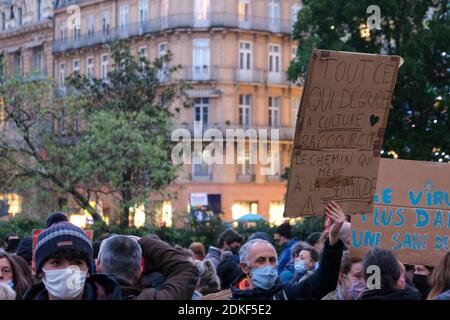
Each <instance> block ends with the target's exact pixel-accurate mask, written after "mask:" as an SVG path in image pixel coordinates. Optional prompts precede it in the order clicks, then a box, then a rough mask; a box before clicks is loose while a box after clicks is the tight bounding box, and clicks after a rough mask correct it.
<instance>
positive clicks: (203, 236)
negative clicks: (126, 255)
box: [0, 216, 324, 248]
mask: <svg viewBox="0 0 450 320" xmlns="http://www.w3.org/2000/svg"><path fill="white" fill-rule="evenodd" d="M323 223H324V221H323V218H321V217H307V218H304V219H302V221H300V222H298V223H296V224H294V225H293V226H292V235H293V237H294V238H297V239H301V240H305V239H306V238H307V236H308V235H309V234H310V233H312V232H315V231H322V230H323ZM44 227H45V219H34V218H29V217H18V218H15V219H10V220H6V221H1V222H0V239H5V238H6V237H7V236H8V235H9V234H11V233H14V234H17V235H18V236H19V237H21V238H23V237H26V236H30V235H31V234H32V231H33V229H41V228H44ZM226 228H227V227H226V226H225V225H224V224H223V223H222V222H221V221H220V218H219V217H218V216H212V217H211V219H210V221H208V222H204V223H201V224H197V225H195V224H193V223H191V224H189V225H188V226H186V227H184V228H180V229H177V228H166V227H155V226H153V225H145V226H144V227H142V228H135V227H122V226H120V225H113V226H108V225H106V224H104V223H101V222H96V223H94V225H93V226H92V227H89V228H88V229H92V230H94V240H95V241H98V240H101V239H103V238H105V237H107V236H109V235H110V234H127V235H136V236H139V237H144V236H147V235H150V234H156V235H157V236H158V237H160V238H161V239H162V240H164V241H166V242H168V243H170V244H172V245H175V244H178V245H180V246H182V247H185V248H187V247H189V245H190V244H191V243H192V242H201V243H203V244H204V245H205V248H208V247H209V246H211V245H213V246H216V243H217V240H218V237H219V235H220V233H222V232H223V231H224V230H225V229H226ZM275 229H276V227H275V226H271V225H269V224H268V223H266V222H257V223H256V225H255V226H254V227H251V228H247V227H245V226H244V225H243V224H239V225H238V227H237V228H236V231H237V232H238V233H239V234H240V235H242V237H243V239H244V241H247V239H248V238H249V237H250V235H252V234H253V233H255V232H258V231H259V232H267V234H268V235H269V237H270V239H273V236H274V234H275ZM274 244H275V243H274ZM275 245H276V244H275Z"/></svg>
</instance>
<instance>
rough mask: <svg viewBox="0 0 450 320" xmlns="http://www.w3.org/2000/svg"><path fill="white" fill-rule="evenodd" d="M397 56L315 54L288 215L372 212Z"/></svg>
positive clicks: (299, 130) (298, 130) (294, 156)
mask: <svg viewBox="0 0 450 320" xmlns="http://www.w3.org/2000/svg"><path fill="white" fill-rule="evenodd" d="M400 59H401V58H400V57H399V56H383V55H373V54H360V53H354V52H340V51H329V50H314V51H313V53H312V56H311V59H310V64H309V71H308V77H307V79H306V85H305V89H304V91H303V96H302V100H301V103H300V109H299V115H298V119H297V127H296V133H295V139H294V147H293V152H292V160H291V167H290V174H289V182H288V190H287V199H286V206H285V216H286V217H298V216H308V215H322V214H324V209H323V207H324V204H326V203H327V202H330V201H332V200H333V201H335V202H337V203H338V204H339V205H340V206H341V207H342V209H343V210H344V212H346V213H347V214H362V213H367V212H371V211H372V208H373V195H374V193H375V187H376V177H377V173H378V162H379V157H380V149H381V146H382V144H383V136H384V130H385V128H386V123H387V119H388V114H389V108H390V105H391V99H392V94H393V91H394V87H395V82H396V80H397V72H398V68H399V64H400Z"/></svg>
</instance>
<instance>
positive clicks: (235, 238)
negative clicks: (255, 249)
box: [205, 228, 242, 269]
mask: <svg viewBox="0 0 450 320" xmlns="http://www.w3.org/2000/svg"><path fill="white" fill-rule="evenodd" d="M241 243H242V237H241V235H240V234H239V233H237V232H236V231H234V230H233V229H231V228H230V229H227V230H225V231H224V232H222V233H221V234H220V235H219V240H218V241H217V247H214V246H210V247H209V249H208V253H207V254H206V256H205V260H210V261H211V262H212V263H213V264H214V267H215V268H216V269H217V268H218V266H219V264H220V262H221V261H222V260H223V259H222V258H223V256H222V254H223V253H224V252H226V251H230V252H231V253H232V255H233V256H234V261H235V262H236V263H239V258H238V254H239V248H240V247H241ZM226 256H227V254H226Z"/></svg>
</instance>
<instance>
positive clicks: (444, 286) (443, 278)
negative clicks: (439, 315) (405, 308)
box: [427, 252, 450, 300]
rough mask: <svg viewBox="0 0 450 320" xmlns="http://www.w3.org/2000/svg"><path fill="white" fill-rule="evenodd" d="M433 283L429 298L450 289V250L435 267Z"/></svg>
mask: <svg viewBox="0 0 450 320" xmlns="http://www.w3.org/2000/svg"><path fill="white" fill-rule="evenodd" d="M432 283H433V287H432V288H431V291H430V293H429V294H428V297H427V299H428V300H432V299H434V298H435V297H436V296H438V295H440V294H441V293H444V292H445V291H447V290H450V252H447V253H446V254H445V255H444V256H443V257H442V258H441V260H440V261H439V263H438V265H437V266H436V268H434V271H433V275H432Z"/></svg>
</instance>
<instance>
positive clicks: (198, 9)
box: [194, 0, 209, 22]
mask: <svg viewBox="0 0 450 320" xmlns="http://www.w3.org/2000/svg"><path fill="white" fill-rule="evenodd" d="M194 1H195V3H194V15H195V20H196V21H198V22H200V21H207V20H208V14H209V0H194Z"/></svg>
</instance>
